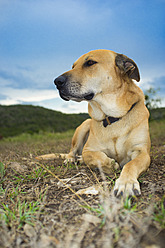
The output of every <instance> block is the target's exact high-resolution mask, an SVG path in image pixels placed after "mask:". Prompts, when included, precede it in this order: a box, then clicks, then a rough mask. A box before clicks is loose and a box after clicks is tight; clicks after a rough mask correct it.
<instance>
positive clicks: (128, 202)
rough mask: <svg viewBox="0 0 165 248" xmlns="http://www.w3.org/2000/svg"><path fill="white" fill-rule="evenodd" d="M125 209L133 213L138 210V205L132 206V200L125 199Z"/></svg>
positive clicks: (129, 198)
mask: <svg viewBox="0 0 165 248" xmlns="http://www.w3.org/2000/svg"><path fill="white" fill-rule="evenodd" d="M123 207H124V209H127V210H129V211H131V212H134V211H135V210H136V209H137V204H134V205H132V198H131V197H129V196H127V197H126V198H125V199H123Z"/></svg>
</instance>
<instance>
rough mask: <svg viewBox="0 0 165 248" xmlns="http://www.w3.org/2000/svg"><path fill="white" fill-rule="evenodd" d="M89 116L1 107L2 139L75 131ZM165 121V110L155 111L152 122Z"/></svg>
mask: <svg viewBox="0 0 165 248" xmlns="http://www.w3.org/2000/svg"><path fill="white" fill-rule="evenodd" d="M87 118H89V115H88V114H86V113H84V114H63V113H61V112H58V111H54V110H50V109H45V108H43V107H36V106H32V105H11V106H2V105H0V138H2V137H10V136H16V135H19V134H21V133H30V134H33V133H37V132H39V131H47V132H64V131H67V130H69V129H75V128H76V127H77V126H79V125H80V124H81V123H82V122H83V121H84V120H86V119H87ZM159 119H165V108H159V109H153V110H151V112H150V120H159Z"/></svg>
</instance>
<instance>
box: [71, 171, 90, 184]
mask: <svg viewBox="0 0 165 248" xmlns="http://www.w3.org/2000/svg"><path fill="white" fill-rule="evenodd" d="M79 175H83V176H87V175H86V174H84V173H83V172H79V173H77V174H76V175H74V176H73V177H71V178H69V179H68V181H66V184H67V183H69V182H70V181H72V179H73V178H75V177H77V176H79Z"/></svg>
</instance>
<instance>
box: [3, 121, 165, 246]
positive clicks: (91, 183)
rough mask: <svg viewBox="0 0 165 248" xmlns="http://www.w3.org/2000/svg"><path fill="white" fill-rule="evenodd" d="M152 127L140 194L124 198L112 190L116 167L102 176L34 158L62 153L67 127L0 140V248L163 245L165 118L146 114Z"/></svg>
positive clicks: (81, 167)
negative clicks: (148, 155) (150, 118)
mask: <svg viewBox="0 0 165 248" xmlns="http://www.w3.org/2000/svg"><path fill="white" fill-rule="evenodd" d="M150 130H151V138H152V148H151V159H152V161H151V166H150V168H149V170H148V171H147V172H146V173H144V174H143V175H142V176H141V177H140V178H139V181H140V184H141V190H142V195H141V196H140V197H138V198H136V197H135V198H127V199H124V200H123V199H116V198H115V197H114V196H113V194H112V188H113V186H114V183H115V180H116V179H117V178H118V177H119V174H120V171H115V172H114V173H113V174H112V175H104V174H103V173H102V172H101V171H91V170H90V169H89V168H88V166H87V165H84V164H69V163H68V164H67V165H64V164H63V161H62V159H58V160H55V161H49V162H44V163H42V162H37V161H36V160H35V157H36V156H37V155H41V154H46V153H59V152H62V153H67V152H68V151H69V148H70V142H71V137H72V135H73V131H67V132H65V133H46V132H41V133H38V134H33V135H31V134H22V135H20V136H16V137H12V138H6V139H2V140H1V141H0V182H1V184H0V216H1V217H0V247H4V248H10V247H18V248H20V247H21V248H23V247H26V248H33V247H34V248H35V247H36V248H45V247H48V248H49V247H50V248H53V247H59V248H63V247H66V248H80V247H83V248H86V247H88V248H95V247H96V248H109V247H117V248H118V247H122V248H123V247H129V248H132V247H135V248H136V247H138V248H143V247H157V248H158V247H164V244H165V195H164V190H165V132H164V130H165V121H164V120H160V121H152V122H151V123H150ZM89 187H90V188H89ZM86 188H87V189H88V192H87V191H85V189H86ZM80 190H82V191H80ZM78 191H79V193H78V194H77V192H78ZM153 245H155V246H153Z"/></svg>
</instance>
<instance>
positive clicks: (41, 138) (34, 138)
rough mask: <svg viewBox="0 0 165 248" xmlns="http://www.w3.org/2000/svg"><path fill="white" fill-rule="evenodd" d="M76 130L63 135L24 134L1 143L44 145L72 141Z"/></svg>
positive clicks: (47, 133) (49, 133) (44, 133)
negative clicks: (66, 140) (51, 142)
mask: <svg viewBox="0 0 165 248" xmlns="http://www.w3.org/2000/svg"><path fill="white" fill-rule="evenodd" d="M73 133H74V130H68V131H66V132H63V133H54V132H42V131H40V132H39V133H34V134H29V133H22V134H20V135H18V136H14V137H8V138H5V139H3V140H2V141H0V143H2V144H3V143H7V142H12V143H22V142H26V143H32V142H34V143H41V142H42V143H44V142H47V141H49V142H50V141H55V140H56V141H58V140H65V139H71V137H72V136H73Z"/></svg>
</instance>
